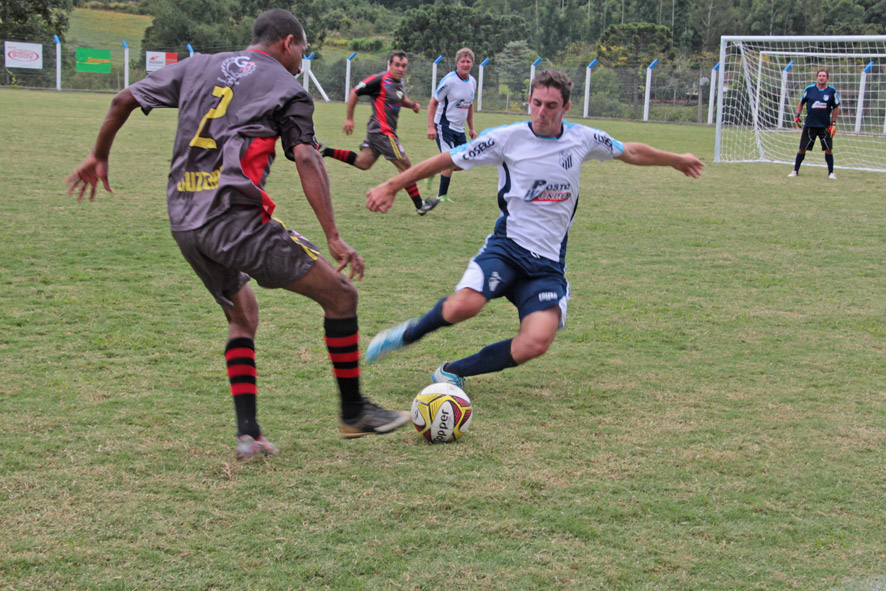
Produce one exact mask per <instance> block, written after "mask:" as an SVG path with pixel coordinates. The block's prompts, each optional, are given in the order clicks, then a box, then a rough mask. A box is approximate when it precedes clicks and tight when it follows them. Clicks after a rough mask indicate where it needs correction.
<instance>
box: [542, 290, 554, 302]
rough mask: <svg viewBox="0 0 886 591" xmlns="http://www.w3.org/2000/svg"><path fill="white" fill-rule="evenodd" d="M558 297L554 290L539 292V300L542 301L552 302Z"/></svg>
mask: <svg viewBox="0 0 886 591" xmlns="http://www.w3.org/2000/svg"><path fill="white" fill-rule="evenodd" d="M556 299H557V294H556V292H553V291H543V292H541V293H540V294H538V301H540V302H552V301H554V300H556Z"/></svg>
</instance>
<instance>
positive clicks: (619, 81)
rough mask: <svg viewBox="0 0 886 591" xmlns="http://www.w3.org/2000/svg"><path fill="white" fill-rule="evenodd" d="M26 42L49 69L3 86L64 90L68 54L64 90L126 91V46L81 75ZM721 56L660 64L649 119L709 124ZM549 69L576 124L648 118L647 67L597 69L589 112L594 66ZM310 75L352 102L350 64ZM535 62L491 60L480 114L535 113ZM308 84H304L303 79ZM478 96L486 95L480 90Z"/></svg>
mask: <svg viewBox="0 0 886 591" xmlns="http://www.w3.org/2000/svg"><path fill="white" fill-rule="evenodd" d="M17 41H19V42H27V43H42V46H43V67H42V68H41V69H25V68H13V67H6V68H5V72H4V75H2V76H0V86H5V87H18V88H44V89H54V88H56V85H57V77H56V59H57V52H59V51H60V53H61V76H60V83H61V84H60V86H61V89H62V90H86V91H107V92H116V91H119V90H121V89H122V88H123V87H124V84H125V80H126V75H127V64H126V60H125V55H126V52H125V50H124V47H123V44H122V43H107V44H104V45H97V44H93V46H92V47H91V49H104V50H107V51H109V53H110V72H109V73H88V72H79V71H77V69H78V68H77V62H76V51H77V48H76V47H74V46H73V45H70V44H56V43H54V42H52V40H50V42H49V43H45V39H44V40H33V39H19V40H17ZM234 49H239V48H234V47H229V46H224V45H218V46H214V47H194V48H193V50H194V51H197V52H202V53H215V52H219V51H231V50H234ZM157 51H164V52H167V53H176V54H177V55H178V59H180V60H182V59H186V58H187V57H188V56H189V52H188V51H187V50H185V51H182V50H181V48H166V49H157ZM483 59H484V56H477V64H475V66H474V70H473V75H474V77H475V78H477V79H478V81H479V79H480V75H479V63H480V62H482V61H483ZM350 62H351V63H350V66H351V67H350V86H351V87H353V86H354V85H355V84H357V82H359V81H360V80H362V79H364V78H366V77H367V76H369V75H371V74H375V73H378V72H381V71H384V70H385V68H386V63H385V59H384V57H379V56H377V55H370V54H367V53H363V52H359V53H357V55H356V56H355V57H354V58H353V59H352V60H350ZM715 63H716V59H714V58H710V59H703V60H694V61H681V62H672V63H669V64H663V65H658V66H657V67H656V68H655V69H654V70H653V75H652V83H651V87H650V102H649V120H650V121H663V122H691V123H707V122H708V101H709V100H710V77H711V68H713V66H714V65H715ZM433 65H434V63H433V60H429V59H426V58H422V57H418V56H410V63H409V71H408V72H407V74H406V80H405V82H406V89H407V93H408V94H409V96H410V97H411V98H413V99H415V100H417V101H418V102H419V103H421V105H422V106H425V105H427V104H428V101H429V100H430V98H431V94H432V92H433V86H434V75H433ZM547 68H556V69H559V70H563V71H564V72H566V73H567V74H568V75H569V76H570V77H571V78H572V80H573V82H574V85H575V86H574V89H573V93H572V110H571V111H570V117H571V118H572V119H578V118H580V117H581V116H582V115H583V113H584V112H585V110H586V111H587V115H588V117H593V118H599V117H603V118H618V119H634V120H641V119H643V111H644V100H645V93H646V68H645V67H636V68H628V67H619V68H607V67H603V66H599V65H597V66H595V67H594V68H593V69H592V70H591V77H590V78H591V79H590V86H589V93H588V100H587V108H586V109H585V81H586V76H587V72H588V68H587V65H563V64H556V63H552V62H550V61H548V60H543V61H542V62H541V63H540V64H539V65H538V66H537V67H536V72H538V71H541V70H543V69H547ZM310 69H311V73H312V74H313V77H314V78H315V79H316V80H313V79H312V80H310V81H308V82H307V84H306V85H307V86H308V88H309V90H310V92H311V94H312V96H314V98H315V99H317V100H324V99H323V96H322V93H321V92H320V89H318V88H317V83H318V82H319V85H320V87H321V88H322V89H323V91H324V92H325V94H326V96H327V97H328V98H329V99H330V100H332V101H345V100H346V96H347V91H348V90H349V89H348V88H347V85H348V80H347V78H346V73H347V69H348V59H347V58H346V57H338V58H331V59H327V58H325V57H322V56H320V57H317V58H316V59H313V60H311V64H310ZM453 69H455V60H454V56H450V57H448V58H447V57H444V58H443V59H442V60H441V61H440V62H439V63H438V64H437V75H436V81H437V82H439V81H440V79H442V78H443V76H445V75H446V74H447V73H448V72H450V71H452V70H453ZM146 75H147V71H146V63H145V52H144V51H141V52H134V51H133V52H131V53H130V55H129V64H128V76H129V81H130V83H132V82H136V81H138V80H141V79H142V78H144V77H145V76H146ZM529 77H530V64H529V63H527V64H525V68H522V69H516V70H515V69H509V68H505V67H502V66H499V65H497V64H496V60H495V59H492V60H491V61H490V62H489V63H488V64H487V65H486V66H485V67H484V68H483V86H482V94H481V95H480V96H478V101H477V102H475V109H479V110H482V111H496V112H509V113H528V104H527V101H528V96H529ZM302 83H303V84H305V81H304V79H303V78H302ZM478 94H479V93H478Z"/></svg>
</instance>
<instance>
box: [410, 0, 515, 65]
mask: <svg viewBox="0 0 886 591" xmlns="http://www.w3.org/2000/svg"><path fill="white" fill-rule="evenodd" d="M444 23H457V26H446V25H444ZM526 33H527V26H526V23H525V21H523V19H522V18H520V17H517V16H514V15H505V16H494V15H492V14H489V13H482V12H480V11H479V10H477V9H475V8H470V7H467V6H452V5H431V6H426V7H424V8H419V9H413V10H409V11H407V12H406V14H404V15H403V18H402V19H400V22H399V24H398V25H397V28H396V29H395V30H394V46H395V47H396V48H397V49H402V50H404V51H409V52H412V53H417V54H419V55H423V56H425V57H427V58H435V57H437V56H438V55H443V56H447V57H453V56H454V55H455V52H456V51H458V49H459V48H461V47H465V46H467V47H470V48H471V49H473V50H474V54H475V55H476V56H477V57H478V58H480V57H481V56H491V55H495V54H497V53H498V52H499V51H501V50H502V49H503V48H504V46H505V45H506V44H507V42H508V41H510V40H511V39H514V38H525V37H526Z"/></svg>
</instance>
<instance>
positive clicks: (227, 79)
mask: <svg viewBox="0 0 886 591" xmlns="http://www.w3.org/2000/svg"><path fill="white" fill-rule="evenodd" d="M255 70H256V65H255V62H254V61H252V60H251V59H250V58H249V57H248V56H245V55H235V56H234V57H229V58H228V59H226V60H225V61H223V62H222V64H221V71H222V75H221V76H220V77H219V80H220V81H221V82H224V84H225V85H226V86H236V85H237V84H240V80H241V79H242V78H245V77H246V76H249V75H250V74H252V73H253V72H255Z"/></svg>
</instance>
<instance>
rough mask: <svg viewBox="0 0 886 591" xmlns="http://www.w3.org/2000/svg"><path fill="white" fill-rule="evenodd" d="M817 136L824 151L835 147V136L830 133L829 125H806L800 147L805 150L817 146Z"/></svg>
mask: <svg viewBox="0 0 886 591" xmlns="http://www.w3.org/2000/svg"><path fill="white" fill-rule="evenodd" d="M815 138H818V143H819V144H820V145H821V149H822V150H824V151H826V152H827V151H831V150H833V149H834V138H832V137H831V134H829V133H828V128H827V127H804V128H803V135H802V136H801V137H800V149H801V150H803V151H804V152H805V151H806V150H811V149H812V148H814V147H815Z"/></svg>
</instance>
